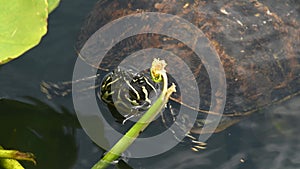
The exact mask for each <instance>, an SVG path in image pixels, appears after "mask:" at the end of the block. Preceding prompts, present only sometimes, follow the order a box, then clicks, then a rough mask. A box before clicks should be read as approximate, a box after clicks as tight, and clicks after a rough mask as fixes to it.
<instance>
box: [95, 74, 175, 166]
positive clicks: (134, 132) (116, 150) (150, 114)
mask: <svg viewBox="0 0 300 169" xmlns="http://www.w3.org/2000/svg"><path fill="white" fill-rule="evenodd" d="M157 73H159V74H160V75H161V76H162V80H163V90H162V93H161V94H160V96H159V97H158V99H157V100H156V101H155V102H154V104H153V105H152V106H151V107H150V108H149V109H148V111H147V112H146V113H145V114H144V115H143V116H142V117H141V118H140V119H139V120H138V121H137V122H136V123H135V125H134V126H133V127H132V128H130V130H129V131H128V132H127V133H126V134H125V135H124V136H123V137H122V138H121V139H120V140H119V141H118V142H117V143H116V144H115V145H114V146H113V147H112V148H111V150H110V151H109V152H108V153H107V154H106V155H105V156H104V157H103V158H102V159H101V160H100V161H98V162H97V163H96V164H95V165H94V166H93V168H92V169H104V168H106V167H107V166H109V165H110V164H111V163H112V162H113V161H115V160H117V159H118V158H119V156H120V155H121V154H122V153H123V152H124V151H125V150H126V149H127V148H128V147H129V146H130V145H131V144H132V143H133V141H134V140H135V139H136V138H137V137H138V136H139V134H140V133H141V132H142V131H143V130H144V129H145V128H146V127H147V126H148V125H149V124H150V123H151V121H152V120H153V119H154V118H155V117H156V116H157V114H159V113H160V112H161V111H162V110H163V108H164V107H165V105H166V103H167V102H168V100H169V97H170V95H171V94H172V93H173V92H174V91H175V85H174V84H173V85H172V86H171V87H170V88H169V89H168V88H167V85H168V78H167V75H166V72H165V71H158V72H157Z"/></svg>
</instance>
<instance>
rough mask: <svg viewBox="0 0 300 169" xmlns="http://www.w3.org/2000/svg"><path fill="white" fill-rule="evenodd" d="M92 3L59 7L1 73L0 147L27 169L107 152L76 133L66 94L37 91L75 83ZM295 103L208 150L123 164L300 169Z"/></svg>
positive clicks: (87, 160) (80, 167)
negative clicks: (15, 153)
mask: <svg viewBox="0 0 300 169" xmlns="http://www.w3.org/2000/svg"><path fill="white" fill-rule="evenodd" d="M95 3H96V0H92V1H84V0H77V1H71V0H64V1H62V2H61V4H60V6H59V7H58V8H57V9H56V10H55V11H54V12H53V13H52V14H51V15H50V18H49V26H48V29H49V31H48V33H47V35H46V36H45V37H44V38H43V39H42V42H41V43H40V44H39V45H38V46H37V47H35V48H34V49H32V50H30V51H28V52H27V53H25V54H24V55H23V56H22V57H20V58H19V59H16V60H14V61H11V62H10V63H8V64H6V65H3V66H1V67H0V88H1V90H0V99H2V100H0V113H1V116H0V132H1V134H0V135H1V136H0V145H2V146H4V147H5V148H12V149H19V150H21V151H26V152H32V153H34V154H35V155H36V158H37V166H33V165H32V164H31V163H29V162H22V164H24V166H25V167H26V168H28V169H34V168H42V169H85V168H91V167H92V166H93V164H95V163H96V162H97V161H98V160H99V159H100V157H101V156H102V154H103V153H104V151H103V150H102V149H101V148H99V147H98V146H97V145H96V144H94V143H93V142H92V140H91V139H90V138H89V137H88V136H87V135H86V133H85V131H84V130H83V129H82V128H81V126H80V124H79V122H78V120H77V118H76V113H75V111H74V108H73V103H72V98H71V97H70V96H67V97H58V98H55V99H52V100H49V99H47V98H46V96H45V94H43V93H42V92H41V91H40V83H41V82H42V81H50V82H61V81H69V80H71V79H72V73H73V68H74V64H75V61H76V59H77V54H76V51H75V44H76V41H77V37H78V34H79V31H80V28H81V27H82V25H83V24H84V20H85V18H86V16H87V14H88V13H89V11H90V10H91V9H92V8H93V5H94V4H95ZM295 3H298V2H295ZM298 12H299V9H298ZM299 103H300V97H295V98H293V99H291V100H289V101H287V102H284V103H281V104H280V105H274V106H272V107H270V108H268V109H267V110H262V111H261V112H259V113H256V114H254V115H252V116H251V117H249V118H247V119H245V120H243V121H242V122H240V123H238V124H236V125H234V126H232V127H230V128H228V129H226V130H225V131H223V132H220V133H217V134H213V135H212V137H211V138H210V139H209V140H208V141H207V143H208V145H207V148H206V150H201V151H199V152H194V151H192V150H191V149H190V145H189V144H188V143H180V144H178V145H177V146H176V147H174V148H173V149H171V150H169V151H167V152H165V153H163V154H160V155H157V156H154V157H149V158H141V159H127V160H128V164H129V165H130V166H131V167H132V168H135V169H150V168H161V169H171V168H174V169H175V168H176V169H196V168H197V169H198V168H206V169H269V168H270V169H271V168H272V169H282V168H285V169H298V168H300V138H299V134H300V133H299V127H300V124H299V121H300V117H299V116H300V112H299V110H300V104H299ZM111 168H114V166H111ZM123 168H126V167H123Z"/></svg>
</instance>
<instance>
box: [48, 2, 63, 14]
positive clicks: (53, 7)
mask: <svg viewBox="0 0 300 169" xmlns="http://www.w3.org/2000/svg"><path fill="white" fill-rule="evenodd" d="M59 2H60V0H48V11H49V12H48V13H51V12H52V11H53V10H54V9H55V8H56V7H57V6H58V4H59Z"/></svg>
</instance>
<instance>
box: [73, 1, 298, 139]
mask: <svg viewBox="0 0 300 169" xmlns="http://www.w3.org/2000/svg"><path fill="white" fill-rule="evenodd" d="M142 12H161V13H168V14H172V15H177V16H179V17H182V18H184V19H186V20H188V21H189V22H190V23H192V24H194V25H195V26H197V27H198V28H199V29H201V30H202V32H203V33H204V35H205V38H207V39H208V40H209V42H210V43H209V44H207V47H210V48H214V49H215V50H216V51H217V54H218V56H219V57H220V60H221V63H222V66H223V68H224V70H225V75H226V84H227V96H226V104H225V109H224V115H223V118H222V121H221V123H220V126H219V127H218V128H217V130H215V131H204V130H201V126H195V127H194V128H193V129H192V132H194V133H208V132H218V131H221V130H223V129H225V128H227V127H228V126H230V125H232V124H234V123H236V122H238V121H239V120H240V118H241V117H244V116H245V115H249V114H251V113H253V112H257V111H258V110H260V109H261V108H265V107H268V106H270V105H272V104H274V103H277V102H281V101H284V100H287V99H289V98H292V97H293V96H296V95H299V93H300V90H299V89H300V87H299V86H300V64H299V62H300V3H299V2H297V0H286V1H280V0H263V1H256V0H225V1H207V0H206V1H205V0H186V1H183V0H139V1H131V0H103V1H99V2H98V3H97V4H96V5H95V7H94V9H93V10H92V12H91V13H90V15H89V17H88V19H87V22H86V24H85V25H84V27H83V29H82V32H81V34H80V36H79V41H78V44H77V49H78V50H80V49H81V48H82V47H83V45H84V43H85V42H86V41H87V39H88V38H89V37H90V36H91V35H92V34H93V33H94V32H96V31H97V30H98V29H99V28H101V27H102V26H104V25H105V24H107V23H109V22H111V21H113V20H115V19H118V18H120V17H122V16H126V15H129V14H136V13H142ZM161 24H162V23H157V27H158V29H159V28H160V25H161ZM191 31H193V30H191ZM99 39H100V41H101V37H100V38H99ZM95 46H96V45H95ZM146 48H159V49H163V50H167V51H170V52H173V53H176V55H177V56H180V57H181V58H182V59H183V60H184V61H185V62H186V64H187V65H188V66H189V67H190V68H191V70H192V72H193V73H194V76H195V77H196V78H197V82H198V85H199V92H200V97H201V104H200V107H199V109H202V110H208V109H209V106H210V99H211V89H210V87H209V86H210V82H209V77H208V73H207V71H206V69H205V67H204V66H203V63H202V62H201V60H199V58H198V57H197V56H196V55H195V53H194V52H193V49H191V48H189V47H187V46H186V45H185V44H183V43H182V42H180V41H178V40H176V39H173V38H172V37H167V36H163V35H158V34H142V35H136V36H134V37H130V38H127V39H125V40H123V41H121V42H119V43H118V44H117V45H115V46H114V47H113V48H112V49H111V50H110V51H109V52H108V53H107V55H106V56H105V58H104V59H103V61H102V63H101V65H94V64H93V63H94V61H93V58H84V60H86V61H87V62H88V63H89V64H91V65H92V66H94V67H98V68H100V69H107V70H110V71H111V70H113V69H114V68H115V67H116V66H117V65H118V63H120V61H122V60H123V59H124V58H126V56H128V55H130V54H131V53H133V52H135V51H139V50H142V49H146ZM83 57H84V56H83ZM141 64H142V63H141ZM169 66H172V65H169ZM175 66H177V67H178V69H180V65H175ZM169 73H170V74H172V72H169ZM183 78H189V77H183ZM223 85H224V84H223ZM180 90H182V91H183V90H189V89H180ZM213 94H217V93H213ZM173 97H174V100H177V101H180V96H178V95H177V96H176V94H175V95H174V96H173ZM191 99H192V98H191ZM200 114H201V112H200ZM200 116H201V117H202V116H203V117H205V113H204V114H201V115H200Z"/></svg>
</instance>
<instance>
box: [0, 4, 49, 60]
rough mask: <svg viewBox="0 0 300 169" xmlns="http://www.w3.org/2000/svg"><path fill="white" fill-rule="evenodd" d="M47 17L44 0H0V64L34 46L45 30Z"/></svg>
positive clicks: (46, 7) (46, 5) (46, 6)
mask: <svg viewBox="0 0 300 169" xmlns="http://www.w3.org/2000/svg"><path fill="white" fill-rule="evenodd" d="M51 4H52V3H51ZM51 6H53V5H51ZM52 8H53V7H51V9H52ZM47 18H48V3H47V1H46V0H39V1H20V0H10V1H7V0H0V23H1V24H0V64H4V63H6V62H8V61H10V60H12V59H15V58H17V57H18V56H20V55H21V54H23V53H24V52H26V51H27V50H29V49H31V48H32V47H34V46H36V45H37V44H38V43H39V42H40V40H41V38H42V36H44V35H45V34H46V32H47Z"/></svg>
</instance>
